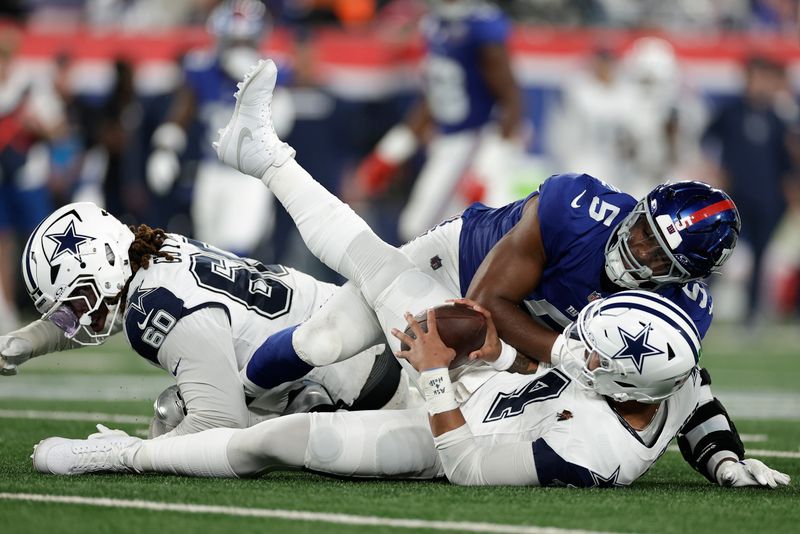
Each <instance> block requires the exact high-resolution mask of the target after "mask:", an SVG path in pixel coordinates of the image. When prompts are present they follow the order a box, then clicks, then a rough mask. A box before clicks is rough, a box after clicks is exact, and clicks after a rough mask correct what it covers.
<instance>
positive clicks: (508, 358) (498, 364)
mask: <svg viewBox="0 0 800 534" xmlns="http://www.w3.org/2000/svg"><path fill="white" fill-rule="evenodd" d="M500 345H501V346H502V350H501V351H500V356H498V357H497V359H496V360H495V361H493V362H492V368H493V369H495V370H497V371H505V370H506V369H508V368H509V367H511V364H512V363H514V360H515V359H516V358H517V349H515V348H514V347H512V346H511V345H509V344H508V343H506V342H505V341H503V340H502V339H501V340H500Z"/></svg>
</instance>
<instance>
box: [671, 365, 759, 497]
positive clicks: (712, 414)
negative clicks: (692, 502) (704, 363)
mask: <svg viewBox="0 0 800 534" xmlns="http://www.w3.org/2000/svg"><path fill="white" fill-rule="evenodd" d="M700 376H701V380H702V384H703V385H708V384H710V383H711V378H710V377H709V375H708V372H707V371H706V370H705V369H702V370H701V371H700ZM678 447H679V448H680V450H681V454H682V455H683V458H684V460H686V461H687V462H688V463H689V465H691V466H692V467H693V468H694V469H695V470H696V471H697V472H699V473H700V474H702V475H703V476H704V477H706V478H707V479H708V480H709V481H711V482H713V483H715V484H716V482H717V481H716V478H715V477H714V473H713V472H710V471H712V470H713V469H714V467H715V466H709V461H710V460H711V458H712V456H714V455H715V454H716V453H719V452H723V451H729V452H731V453H734V454H735V455H736V456H738V459H739V460H743V459H744V445H743V444H742V440H741V438H740V437H739V433H738V432H737V431H736V425H734V424H733V421H731V419H730V417H728V412H727V411H726V410H725V407H724V406H722V404H721V403H720V402H719V401H718V400H717V399H716V398H714V399H713V400H711V401H709V402H707V403H705V404H703V405H702V406H700V407H698V408H697V410H695V412H694V414H692V417H691V418H689V420H688V421H687V422H686V423H685V424H684V425H683V427H682V428H681V430H680V432H678Z"/></svg>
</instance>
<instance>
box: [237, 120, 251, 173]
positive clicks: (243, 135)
mask: <svg viewBox="0 0 800 534" xmlns="http://www.w3.org/2000/svg"><path fill="white" fill-rule="evenodd" d="M245 139H250V140H251V141H252V140H253V132H251V131H250V128H248V127H247V126H243V127H242V129H241V130H240V131H239V139H238V140H237V141H236V165H237V167H238V168H239V169H240V170H241V169H243V167H242V143H244V140H245Z"/></svg>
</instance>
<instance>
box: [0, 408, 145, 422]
mask: <svg viewBox="0 0 800 534" xmlns="http://www.w3.org/2000/svg"><path fill="white" fill-rule="evenodd" d="M0 418H2V419H42V420H55V421H90V422H96V423H131V424H149V423H150V419H149V418H148V417H142V416H140V415H121V414H111V413H98V412H52V411H48V412H45V411H41V410H0Z"/></svg>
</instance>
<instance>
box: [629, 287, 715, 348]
mask: <svg viewBox="0 0 800 534" xmlns="http://www.w3.org/2000/svg"><path fill="white" fill-rule="evenodd" d="M621 294H627V295H631V296H635V297H637V298H641V299H645V300H649V301H651V302H655V303H657V304H661V305H662V306H664V307H666V308H669V309H670V310H671V311H673V312H674V313H676V314H677V315H680V316H681V317H682V318H683V320H684V321H686V324H687V325H688V326H689V328H691V329H692V332H694V334H695V335H696V336H697V339H700V338H701V337H702V336H701V335H700V332H699V331H698V330H697V325H696V324H695V323H694V321H693V320H692V318H691V317H690V316H689V314H688V313H686V310H684V309H683V308H681V307H680V306H678V305H677V304H675V303H674V302H672V301H671V300H669V299H667V298H665V297H661V296H658V295H656V294H653V293H648V292H645V291H623V292H622V293H617V294H616V295H621Z"/></svg>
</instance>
